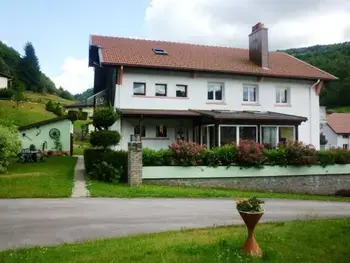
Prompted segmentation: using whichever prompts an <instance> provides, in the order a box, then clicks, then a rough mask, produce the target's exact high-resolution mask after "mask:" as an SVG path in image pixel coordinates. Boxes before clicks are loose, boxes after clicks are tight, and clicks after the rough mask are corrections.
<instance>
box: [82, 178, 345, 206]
mask: <svg viewBox="0 0 350 263" xmlns="http://www.w3.org/2000/svg"><path fill="white" fill-rule="evenodd" d="M87 186H88V189H89V191H90V196H92V197H120V198H135V197H167V198H175V197H188V198H215V197H223V198H241V197H254V196H255V197H258V198H283V199H300V200H325V201H347V202H350V198H349V197H338V196H322V195H307V194H287V193H264V192H244V191H239V190H234V189H224V188H199V187H185V186H161V185H146V184H143V185H141V186H140V187H137V188H136V187H133V188H131V187H129V186H128V185H127V184H111V183H105V182H100V181H94V180H88V183H87Z"/></svg>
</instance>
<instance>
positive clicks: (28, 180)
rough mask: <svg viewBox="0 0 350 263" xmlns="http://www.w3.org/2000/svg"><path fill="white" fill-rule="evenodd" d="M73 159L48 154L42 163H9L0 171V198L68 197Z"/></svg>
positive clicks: (71, 186)
mask: <svg viewBox="0 0 350 263" xmlns="http://www.w3.org/2000/svg"><path fill="white" fill-rule="evenodd" d="M76 161H77V159H76V158H75V157H67V156H52V157H50V158H48V160H47V161H46V162H38V163H13V164H11V165H10V167H9V169H8V172H7V173H5V174H0V198H21V197H70V196H71V194H72V188H73V178H74V167H75V164H76ZM0 262H1V261H0Z"/></svg>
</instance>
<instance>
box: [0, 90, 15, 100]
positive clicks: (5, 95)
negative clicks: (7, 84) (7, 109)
mask: <svg viewBox="0 0 350 263" xmlns="http://www.w3.org/2000/svg"><path fill="white" fill-rule="evenodd" d="M14 95H15V93H14V91H13V90H12V89H2V88H0V98H2V99H11V98H12V97H13V96H14Z"/></svg>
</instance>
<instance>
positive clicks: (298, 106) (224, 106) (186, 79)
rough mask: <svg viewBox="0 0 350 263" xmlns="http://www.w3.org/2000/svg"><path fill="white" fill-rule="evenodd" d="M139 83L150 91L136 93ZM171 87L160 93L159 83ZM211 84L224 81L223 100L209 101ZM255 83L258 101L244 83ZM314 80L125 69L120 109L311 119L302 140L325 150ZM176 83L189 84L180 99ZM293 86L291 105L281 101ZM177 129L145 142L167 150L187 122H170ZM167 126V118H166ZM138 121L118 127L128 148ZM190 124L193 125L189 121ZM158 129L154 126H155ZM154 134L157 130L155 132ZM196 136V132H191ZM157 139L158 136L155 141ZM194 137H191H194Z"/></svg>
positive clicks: (151, 124)
mask: <svg viewBox="0 0 350 263" xmlns="http://www.w3.org/2000/svg"><path fill="white" fill-rule="evenodd" d="M134 82H140V83H145V84H146V94H145V95H133V85H134ZM157 83H158V84H166V85H167V96H164V97H157V96H155V84H157ZM208 83H220V84H222V85H223V99H222V101H212V100H208V99H207V94H208ZM244 84H252V85H256V86H257V87H258V92H257V102H256V103H251V102H243V85H244ZM314 84H315V82H314V81H303V80H290V79H272V78H264V79H263V80H262V81H259V82H258V79H257V77H243V76H235V75H218V74H217V75H214V74H204V73H201V74H200V75H199V76H197V77H193V75H192V74H191V73H185V72H170V71H161V70H157V71H155V70H154V71H152V70H136V69H133V70H131V69H125V70H124V75H123V81H122V85H116V95H115V107H117V108H121V109H159V110H160V109H162V110H164V109H165V110H188V109H195V110H230V111H244V110H245V111H262V112H264V111H271V112H278V113H283V114H290V115H297V116H301V117H306V118H307V121H306V122H303V123H302V124H301V125H300V126H299V129H298V135H299V136H298V137H299V140H300V141H302V142H304V143H307V144H313V145H314V146H315V147H316V148H317V149H319V147H320V145H319V127H320V111H319V96H318V95H317V94H316V92H315V90H314V88H313V85H314ZM176 85H186V86H187V97H185V98H183V97H176ZM281 87H282V88H287V90H288V97H289V99H288V103H285V104H278V103H276V90H280V88H281ZM166 121H167V123H168V125H170V126H171V129H170V130H168V135H169V136H168V138H169V139H167V140H162V141H161V142H159V140H158V139H157V138H154V137H153V135H152V134H150V135H149V136H150V138H148V139H146V140H143V144H144V145H146V146H150V147H152V148H166V146H167V145H168V144H169V143H171V142H172V141H173V140H174V139H175V132H174V130H175V128H176V127H177V126H179V125H180V126H181V120H177V119H175V120H171V119H168V120H166ZM161 122H164V123H162V124H163V125H166V123H165V120H164V121H163V120H162V121H161ZM157 123H158V124H159V123H160V120H158V119H153V120H151V121H150V122H147V125H146V124H145V125H146V126H148V127H149V129H148V128H147V127H146V128H147V135H146V137H148V134H149V133H152V129H155V128H154V127H155V124H157ZM135 125H137V120H136V119H135V120H127V119H125V120H122V121H121V122H118V124H115V125H114V127H113V129H117V130H119V131H121V135H122V142H121V145H120V148H122V149H126V148H127V142H128V141H129V140H130V134H133V127H134V126H135ZM189 125H190V124H189ZM152 127H153V128H152ZM153 133H154V131H153ZM189 134H190V136H192V134H193V132H192V131H191V132H189ZM152 138H154V140H152ZM188 139H189V140H191V137H189V138H188Z"/></svg>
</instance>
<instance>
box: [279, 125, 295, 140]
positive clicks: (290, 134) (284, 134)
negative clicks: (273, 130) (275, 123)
mask: <svg viewBox="0 0 350 263" xmlns="http://www.w3.org/2000/svg"><path fill="white" fill-rule="evenodd" d="M294 140H295V134H294V126H279V127H278V142H279V143H286V142H287V141H294Z"/></svg>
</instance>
